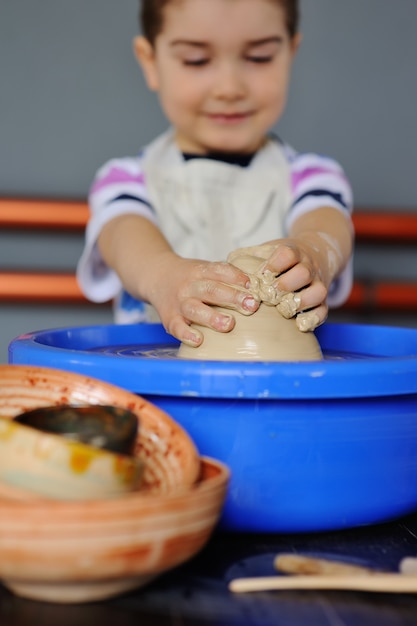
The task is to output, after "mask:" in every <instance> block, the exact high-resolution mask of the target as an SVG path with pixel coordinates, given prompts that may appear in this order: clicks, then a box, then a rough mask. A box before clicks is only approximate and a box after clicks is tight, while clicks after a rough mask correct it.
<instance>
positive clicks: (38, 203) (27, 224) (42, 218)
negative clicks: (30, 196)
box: [0, 198, 88, 230]
mask: <svg viewBox="0 0 417 626" xmlns="http://www.w3.org/2000/svg"><path fill="white" fill-rule="evenodd" d="M87 220H88V206H87V203H86V202H82V201H78V202H76V201H74V202H70V201H65V200H18V199H14V198H0V226H1V227H3V228H20V229H22V230H24V229H28V228H43V229H75V230H83V229H84V228H85V225H86V223H87Z"/></svg>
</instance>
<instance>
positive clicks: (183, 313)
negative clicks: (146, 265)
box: [147, 252, 259, 346]
mask: <svg viewBox="0 0 417 626" xmlns="http://www.w3.org/2000/svg"><path fill="white" fill-rule="evenodd" d="M150 274H151V275H152V279H151V280H152V287H151V288H149V290H147V291H148V294H147V295H148V299H149V301H150V302H151V304H153V306H154V307H155V308H156V310H157V311H158V314H159V316H160V318H161V322H162V324H163V325H164V327H165V329H166V330H167V331H168V332H169V333H170V334H171V335H173V336H174V337H176V338H177V339H179V340H180V341H182V342H184V343H186V344H188V345H192V346H198V345H200V344H201V342H202V341H203V336H202V334H201V333H200V332H199V331H198V330H197V329H195V328H192V327H190V324H191V323H196V324H199V325H201V326H207V327H209V328H212V329H214V330H217V331H219V332H229V331H230V330H232V328H233V327H234V325H235V320H234V317H233V316H232V315H227V314H223V313H220V312H219V311H217V310H216V309H215V308H213V307H212V306H210V305H217V306H221V307H225V308H228V309H231V310H234V311H239V312H240V313H243V314H245V315H250V314H251V313H253V312H254V311H256V310H257V309H258V307H259V302H256V301H255V299H254V298H253V297H252V296H251V295H250V294H248V292H247V291H245V289H246V287H247V285H248V277H247V275H246V274H245V273H244V272H242V271H241V270H239V269H237V268H236V267H234V266H232V265H230V264H228V263H220V262H219V263H210V262H207V261H197V260H192V259H183V258H181V257H178V256H177V255H175V254H174V253H172V252H169V253H166V254H164V255H163V258H162V259H160V260H159V262H158V264H157V266H156V267H155V266H154V267H153V268H152V270H151V272H150Z"/></svg>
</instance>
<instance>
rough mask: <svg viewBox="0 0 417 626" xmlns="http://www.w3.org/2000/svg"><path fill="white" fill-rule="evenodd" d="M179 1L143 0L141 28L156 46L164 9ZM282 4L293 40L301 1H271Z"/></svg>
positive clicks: (161, 27)
mask: <svg viewBox="0 0 417 626" xmlns="http://www.w3.org/2000/svg"><path fill="white" fill-rule="evenodd" d="M176 1H177V2H178V0H141V10H140V17H139V19H140V27H141V30H142V33H143V35H144V36H145V37H146V39H148V41H149V42H150V43H151V44H152V45H154V43H155V39H156V38H157V36H158V35H159V33H160V32H161V31H162V29H163V17H164V16H163V13H164V9H165V7H166V6H167V4H169V3H170V2H176ZM272 1H275V2H277V3H278V4H280V5H281V6H282V7H283V9H284V11H285V15H286V21H287V29H288V33H289V35H290V37H291V38H293V37H294V35H295V34H296V33H297V31H298V23H299V0H271V2H272Z"/></svg>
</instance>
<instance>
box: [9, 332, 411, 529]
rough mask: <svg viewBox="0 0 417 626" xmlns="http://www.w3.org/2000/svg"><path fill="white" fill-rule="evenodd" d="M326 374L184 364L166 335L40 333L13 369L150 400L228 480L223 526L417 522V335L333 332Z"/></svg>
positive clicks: (17, 354) (281, 366)
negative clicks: (71, 376) (92, 382)
mask: <svg viewBox="0 0 417 626" xmlns="http://www.w3.org/2000/svg"><path fill="white" fill-rule="evenodd" d="M316 334H317V337H318V339H319V342H320V345H321V347H322V350H323V352H324V355H325V360H324V361H323V362H310V363H259V362H256V363H251V362H233V363H232V362H220V361H201V362H200V361H185V360H180V359H176V358H175V356H174V353H175V349H176V347H177V345H178V344H177V342H176V341H175V340H174V339H173V338H172V337H171V336H170V335H168V334H167V333H165V331H164V330H163V328H162V326H161V325H159V324H149V325H137V326H131V325H129V326H115V325H108V326H94V327H75V328H61V329H52V330H45V331H38V332H32V333H29V334H26V335H22V336H20V337H17V338H16V339H15V340H14V341H12V343H11V344H10V347H9V362H10V363H16V364H35V365H44V366H48V367H57V368H60V369H65V370H70V371H75V372H79V373H83V374H87V375H90V376H94V377H96V378H101V379H102V380H105V381H108V382H111V383H113V384H116V385H119V386H121V387H123V388H125V389H128V390H129V391H133V392H135V393H138V394H141V395H143V396H144V397H146V398H147V399H148V400H150V401H151V402H154V403H155V404H156V405H158V406H159V407H161V408H162V409H164V410H165V411H167V412H168V413H169V414H170V415H172V417H174V419H175V420H176V421H178V422H179V423H180V424H181V425H182V426H183V427H184V428H185V429H186V430H187V431H188V432H189V433H190V435H191V436H192V438H193V439H194V441H195V442H196V444H197V446H198V448H199V450H200V452H201V454H204V455H208V456H212V457H215V458H218V459H220V460H222V461H224V462H225V463H227V464H228V465H229V467H230V468H231V471H232V479H231V483H230V488H229V493H228V497H227V500H226V504H225V508H224V512H223V516H222V520H221V526H222V527H223V528H225V529H228V530H239V531H255V532H304V531H322V530H333V529H334V530H336V529H341V528H347V527H352V526H357V525H362V524H371V523H377V522H382V521H386V520H388V519H392V518H394V517H397V516H401V515H403V514H406V513H409V512H411V511H413V510H415V509H417V329H408V328H395V327H383V326H370V325H369V326H368V325H349V324H325V325H323V326H321V327H320V328H319V329H318V330H317V333H316Z"/></svg>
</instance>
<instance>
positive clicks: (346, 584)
mask: <svg viewBox="0 0 417 626" xmlns="http://www.w3.org/2000/svg"><path fill="white" fill-rule="evenodd" d="M284 589H294V590H296V589H299V590H301V589H339V590H340V589H341V590H350V591H372V592H379V593H417V576H415V575H414V576H412V575H410V576H407V575H404V574H375V575H373V576H346V575H344V576H312V575H307V576H264V577H258V578H235V579H234V580H232V581H230V583H229V590H230V591H233V592H234V593H247V592H253V591H273V590H284Z"/></svg>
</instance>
